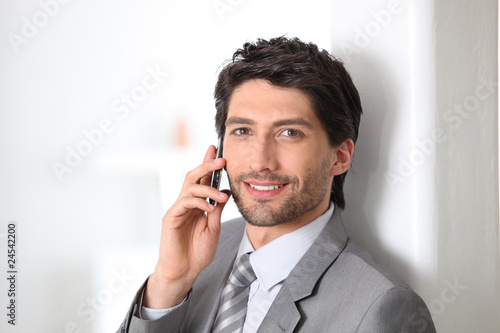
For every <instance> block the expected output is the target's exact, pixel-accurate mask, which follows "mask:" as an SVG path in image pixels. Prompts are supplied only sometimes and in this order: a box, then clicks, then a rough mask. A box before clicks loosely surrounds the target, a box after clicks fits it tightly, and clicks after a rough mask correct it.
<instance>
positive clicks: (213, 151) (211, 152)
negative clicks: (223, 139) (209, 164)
mask: <svg viewBox="0 0 500 333" xmlns="http://www.w3.org/2000/svg"><path fill="white" fill-rule="evenodd" d="M216 156H217V148H215V146H214V145H210V146H209V147H208V149H207V152H206V153H205V157H203V162H206V161H208V160H213V159H215V157H216Z"/></svg>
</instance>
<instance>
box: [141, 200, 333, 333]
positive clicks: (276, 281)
mask: <svg viewBox="0 0 500 333" xmlns="http://www.w3.org/2000/svg"><path fill="white" fill-rule="evenodd" d="M333 209H334V205H333V204H330V208H329V209H328V211H326V213H324V214H323V215H321V216H320V217H318V218H317V219H316V220H314V221H313V222H311V223H309V224H307V225H305V226H303V227H302V228H300V229H297V230H295V231H292V232H290V233H288V234H285V235H283V236H281V237H279V238H276V239H275V240H273V241H272V242H270V243H268V244H266V245H264V246H262V247H261V248H259V249H258V250H255V249H254V248H253V246H252V244H251V243H250V240H249V239H248V236H247V233H246V229H245V232H244V234H243V239H242V240H241V243H240V247H239V249H238V254H237V257H239V256H240V255H242V254H244V253H248V252H251V254H250V263H251V264H252V267H253V270H254V272H255V275H256V276H257V279H256V280H255V281H254V282H253V283H252V284H251V285H250V294H249V296H248V307H247V316H246V320H245V325H244V326H243V333H254V332H256V331H257V329H258V328H259V326H260V324H261V323H262V321H263V320H264V317H265V316H266V314H267V312H268V311H269V308H270V307H271V304H272V303H273V301H274V299H275V298H276V295H277V294H278V292H279V291H280V289H281V286H282V285H283V282H284V280H285V279H286V278H287V277H288V274H290V272H291V271H292V269H293V268H294V267H295V265H297V263H298V262H299V260H300V259H301V258H302V256H303V255H304V254H305V253H306V252H307V250H308V249H309V248H310V247H311V245H312V244H313V243H314V241H315V240H316V238H317V237H318V236H319V234H320V233H321V230H323V228H324V227H325V225H326V224H327V223H328V221H329V219H330V217H331V216H332V214H333ZM173 309H175V307H174V308H170V309H149V308H146V307H142V309H141V310H142V318H143V319H145V320H155V319H159V318H161V317H162V316H164V315H166V314H167V313H169V312H170V311H172V310H173Z"/></svg>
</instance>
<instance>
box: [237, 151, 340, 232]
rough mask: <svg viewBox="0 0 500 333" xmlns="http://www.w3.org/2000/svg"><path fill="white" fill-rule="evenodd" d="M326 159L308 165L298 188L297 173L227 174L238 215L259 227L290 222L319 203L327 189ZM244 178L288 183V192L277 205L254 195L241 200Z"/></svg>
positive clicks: (328, 159)
mask: <svg viewBox="0 0 500 333" xmlns="http://www.w3.org/2000/svg"><path fill="white" fill-rule="evenodd" d="M329 161H330V158H325V159H324V160H323V161H322V162H321V163H320V165H319V166H318V168H316V169H311V168H309V169H307V172H306V175H305V177H304V181H303V183H302V187H301V188H299V180H298V178H297V177H290V176H280V175H276V174H273V173H257V172H249V173H245V174H240V175H238V176H236V177H235V179H232V177H231V176H229V174H228V178H229V183H230V187H231V192H232V195H233V199H234V202H235V203H236V206H237V207H238V210H239V211H240V213H241V215H242V216H243V218H244V219H245V221H247V222H248V223H249V224H251V225H253V226H259V227H272V226H276V225H280V224H283V223H287V222H291V221H294V220H296V219H297V218H299V217H300V216H302V215H304V214H306V213H307V212H309V211H311V210H313V209H314V208H316V207H318V206H319V205H320V204H321V202H322V201H323V200H324V198H325V195H327V194H328V193H329V188H328V187H327V186H326V184H328V177H329V166H330V165H329ZM244 179H254V180H258V181H269V182H277V183H288V185H287V186H289V189H288V190H287V191H290V193H289V194H288V195H287V197H286V198H282V199H280V201H281V203H280V204H279V205H278V206H276V203H275V201H276V199H273V198H254V199H253V200H252V202H251V203H250V202H249V201H250V200H246V201H245V200H244V199H243V198H242V191H246V190H245V189H244V188H243V186H244V185H243V180H244Z"/></svg>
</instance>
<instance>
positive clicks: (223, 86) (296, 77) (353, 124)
mask: <svg viewBox="0 0 500 333" xmlns="http://www.w3.org/2000/svg"><path fill="white" fill-rule="evenodd" d="M252 79H263V80H267V81H268V82H269V83H271V84H273V85H276V86H279V87H288V88H297V89H300V90H301V91H302V92H304V93H305V94H306V95H307V96H308V97H309V99H310V101H311V104H312V106H313V108H314V111H315V112H316V115H317V116H318V118H319V120H320V121H321V123H322V124H323V125H324V127H325V129H326V132H327V134H328V138H329V141H330V144H331V145H332V146H333V147H336V146H339V145H340V144H341V143H342V142H343V141H345V140H346V139H352V141H353V142H356V139H357V138H358V128H359V122H360V119H361V113H362V109H361V101H360V98H359V94H358V91H357V89H356V87H355V86H354V84H353V82H352V79H351V76H350V75H349V73H348V72H347V70H346V69H345V67H344V64H343V63H342V61H340V60H339V59H336V58H335V57H333V56H332V55H330V54H329V53H328V52H327V51H325V50H320V49H319V48H318V47H317V46H316V45H315V44H313V43H304V42H302V41H301V40H300V39H298V38H287V37H277V38H273V39H270V40H269V41H267V40H264V39H258V40H257V41H256V42H253V43H245V44H244V45H243V48H241V49H238V50H236V52H235V53H234V55H233V59H232V61H229V63H228V64H226V66H225V67H224V68H223V69H222V71H221V72H220V73H219V78H218V81H217V84H216V86H215V92H214V98H215V107H216V109H217V113H216V115H215V128H216V131H217V134H218V135H219V137H220V136H222V135H223V134H224V132H225V130H226V128H225V122H226V119H227V113H228V106H229V101H230V99H231V96H232V94H233V91H234V89H235V88H237V87H238V86H239V85H241V84H242V83H244V82H246V81H248V80H252ZM346 174H347V171H346V172H344V173H343V174H341V175H338V176H335V177H334V179H333V183H332V191H331V200H332V201H333V202H334V203H335V204H336V206H337V207H339V208H340V209H344V207H345V199H344V192H343V190H342V189H343V186H344V181H345V176H346Z"/></svg>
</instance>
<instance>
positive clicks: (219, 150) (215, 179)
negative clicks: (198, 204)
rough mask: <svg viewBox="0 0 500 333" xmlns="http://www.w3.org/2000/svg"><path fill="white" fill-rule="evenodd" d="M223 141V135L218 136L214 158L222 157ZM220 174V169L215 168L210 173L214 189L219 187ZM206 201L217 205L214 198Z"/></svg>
mask: <svg viewBox="0 0 500 333" xmlns="http://www.w3.org/2000/svg"><path fill="white" fill-rule="evenodd" d="M223 142H224V137H223V136H221V137H220V138H219V143H218V146H217V156H216V158H222V149H223V147H222V143H223ZM221 174H222V169H219V170H215V171H214V172H213V174H212V184H211V186H212V187H214V188H216V189H219V188H220V180H221ZM208 202H209V203H210V204H212V205H214V206H215V205H217V202H216V201H215V200H212V199H208Z"/></svg>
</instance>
